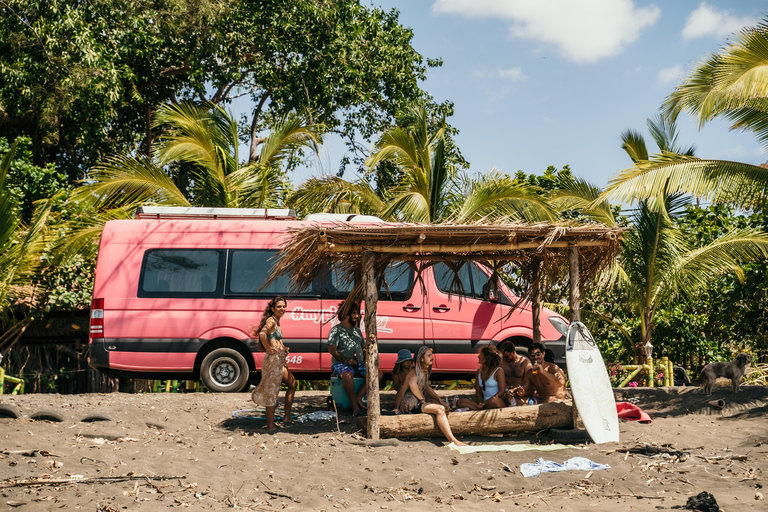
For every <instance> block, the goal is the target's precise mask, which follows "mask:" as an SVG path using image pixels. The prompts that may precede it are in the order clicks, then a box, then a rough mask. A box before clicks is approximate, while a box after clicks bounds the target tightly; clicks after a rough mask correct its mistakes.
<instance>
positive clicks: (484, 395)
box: [456, 345, 507, 411]
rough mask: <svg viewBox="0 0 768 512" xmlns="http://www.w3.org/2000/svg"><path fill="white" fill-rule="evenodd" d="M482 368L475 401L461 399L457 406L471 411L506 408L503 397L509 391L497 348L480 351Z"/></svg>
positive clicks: (479, 357) (478, 374)
mask: <svg viewBox="0 0 768 512" xmlns="http://www.w3.org/2000/svg"><path fill="white" fill-rule="evenodd" d="M477 361H478V362H479V363H480V368H479V369H478V370H477V379H475V400H472V399H471V398H460V399H459V400H457V401H456V406H457V407H459V408H461V407H466V408H468V409H469V410H470V411H477V410H480V409H500V408H502V407H506V406H507V404H506V403H505V402H504V398H503V396H504V395H505V394H506V391H507V384H506V381H505V378H504V370H502V369H501V356H500V355H499V351H498V350H496V347H493V346H491V345H488V346H485V347H483V348H481V349H480V352H478V354H477Z"/></svg>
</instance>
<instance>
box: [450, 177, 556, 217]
mask: <svg viewBox="0 0 768 512" xmlns="http://www.w3.org/2000/svg"><path fill="white" fill-rule="evenodd" d="M459 199H460V202H459V204H458V205H457V207H456V211H455V213H454V214H453V215H452V219H451V220H452V221H453V222H456V223H466V222H471V221H476V220H481V219H489V220H490V219H502V218H503V219H511V220H523V221H527V222H541V221H553V220H556V219H558V215H557V213H556V212H555V211H554V210H553V209H552V207H551V206H550V205H549V202H548V201H547V198H545V197H543V196H541V195H539V194H537V193H536V191H535V190H534V189H533V188H531V187H530V186H528V185H526V184H521V183H519V182H517V181H514V180H512V179H511V178H510V177H509V176H507V175H503V174H500V173H498V172H492V173H489V174H486V175H482V176H480V177H479V178H478V179H474V180H470V183H469V187H468V190H466V191H465V195H463V196H460V197H459Z"/></svg>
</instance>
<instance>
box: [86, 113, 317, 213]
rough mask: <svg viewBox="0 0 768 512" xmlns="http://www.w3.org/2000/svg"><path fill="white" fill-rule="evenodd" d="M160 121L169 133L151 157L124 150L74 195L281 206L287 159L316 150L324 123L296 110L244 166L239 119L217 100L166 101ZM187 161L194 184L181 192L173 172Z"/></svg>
mask: <svg viewBox="0 0 768 512" xmlns="http://www.w3.org/2000/svg"><path fill="white" fill-rule="evenodd" d="M154 125H155V127H160V128H164V129H165V131H164V134H163V136H162V137H161V139H160V141H159V143H158V144H157V145H156V146H155V147H154V148H153V152H152V153H153V155H152V157H151V158H148V157H145V156H142V155H131V154H121V155H116V156H114V157H110V158H107V159H106V160H105V161H104V163H103V164H101V165H99V166H97V167H96V168H94V169H93V170H92V171H91V172H90V173H89V181H90V183H88V184H87V185H85V186H83V187H80V188H79V189H78V190H76V191H75V193H74V194H73V199H75V200H83V199H87V200H91V201H93V202H94V203H95V204H96V206H97V207H98V208H115V207H125V206H127V205H138V204H147V203H149V204H157V205H166V206H192V205H195V206H218V207H231V208H264V207H274V206H277V205H278V203H279V201H278V199H279V197H281V195H282V194H283V193H284V191H285V190H284V189H285V188H286V186H287V185H286V181H285V179H284V177H283V174H282V172H283V171H282V169H281V165H283V163H284V162H285V160H286V159H287V158H289V157H291V156H292V155H293V154H295V153H296V152H297V151H300V150H301V149H302V148H310V149H313V150H315V151H317V147H318V144H320V142H321V127H319V126H317V125H312V124H307V123H305V122H304V120H303V118H302V117H301V116H299V115H291V116H288V117H286V118H285V119H283V120H282V121H281V122H280V123H278V124H277V126H276V127H275V129H274V130H273V131H272V132H271V133H270V135H269V136H268V137H267V138H266V141H265V142H264V145H263V147H262V150H261V153H260V154H259V157H258V159H257V160H255V161H254V162H250V163H248V164H247V165H245V166H243V167H240V163H239V157H238V145H239V141H238V133H237V125H236V123H235V121H234V120H233V119H232V117H231V116H230V115H229V114H228V113H227V112H226V111H225V110H224V109H223V108H221V107H220V106H218V105H207V104H205V105H195V104H192V103H180V104H170V105H163V106H162V107H160V108H159V109H158V111H157V113H156V114H155V118H154ZM176 162H182V163H184V164H187V165H189V166H191V169H192V170H191V174H192V180H191V183H192V187H191V189H190V190H182V189H181V188H179V186H178V185H177V184H176V183H175V182H174V180H173V177H172V176H171V175H170V174H169V173H168V172H167V171H166V168H167V166H169V165H171V164H174V163H176Z"/></svg>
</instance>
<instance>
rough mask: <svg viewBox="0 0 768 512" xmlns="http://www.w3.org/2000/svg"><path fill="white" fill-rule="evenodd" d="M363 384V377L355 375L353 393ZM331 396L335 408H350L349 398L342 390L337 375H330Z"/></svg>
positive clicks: (342, 387)
mask: <svg viewBox="0 0 768 512" xmlns="http://www.w3.org/2000/svg"><path fill="white" fill-rule="evenodd" d="M364 384H365V379H363V378H360V377H355V393H357V392H358V391H360V389H361V388H362V387H363V385H364ZM331 396H332V397H333V401H334V402H336V408H337V409H351V408H352V404H351V403H349V398H348V397H347V394H346V393H345V392H344V386H343V385H342V383H341V379H340V378H338V377H331Z"/></svg>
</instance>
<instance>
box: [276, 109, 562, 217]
mask: <svg viewBox="0 0 768 512" xmlns="http://www.w3.org/2000/svg"><path fill="white" fill-rule="evenodd" d="M406 119H408V121H409V122H408V126H407V127H394V128H391V129H390V130H388V131H387V132H385V133H384V134H382V136H381V137H380V138H379V140H378V141H377V142H376V144H375V148H374V153H373V154H372V155H371V156H370V157H369V158H368V159H367V160H366V167H367V168H368V169H369V170H370V171H372V170H373V169H374V168H376V166H377V165H379V164H381V163H383V162H388V163H391V164H392V165H394V166H395V167H396V168H397V169H398V171H399V173H398V177H397V182H396V184H395V186H394V187H392V189H390V190H386V191H379V193H378V194H377V193H376V192H375V191H374V190H373V189H372V187H371V186H370V184H369V183H368V182H367V180H366V179H360V180H358V181H356V182H348V181H345V180H342V179H340V178H324V179H317V180H310V181H309V182H308V183H306V184H305V185H303V186H302V187H300V188H299V189H298V190H297V191H296V193H294V194H293V195H292V196H291V198H290V202H291V204H292V205H294V206H295V207H296V208H297V209H304V210H306V209H308V208H311V207H314V208H318V207H320V208H321V209H322V210H324V211H329V212H338V213H348V212H354V213H370V214H376V215H379V216H381V217H382V218H384V219H386V220H398V221H407V222H425V223H434V222H440V221H444V220H451V221H454V222H470V221H473V220H479V219H488V218H494V219H497V218H502V217H503V218H510V217H511V218H513V219H525V220H552V219H554V218H556V216H557V214H556V212H554V210H552V209H551V208H550V207H549V205H548V204H547V199H546V197H544V196H541V195H538V194H536V193H535V191H534V190H533V189H532V188H530V187H528V186H527V185H524V184H520V183H517V182H516V181H514V180H512V179H511V178H509V177H508V176H505V175H502V174H500V173H497V172H491V173H489V174H487V175H484V176H479V177H470V176H468V175H467V174H465V173H460V172H459V171H458V170H457V169H455V167H454V166H453V165H452V164H451V162H450V159H449V157H448V154H447V151H446V135H445V133H446V126H447V125H446V121H445V116H442V117H441V118H440V119H438V122H437V127H436V129H434V130H430V126H429V115H428V112H427V110H426V108H425V107H424V106H423V105H419V106H414V107H412V108H411V109H410V110H409V111H408V113H407V115H406Z"/></svg>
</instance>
